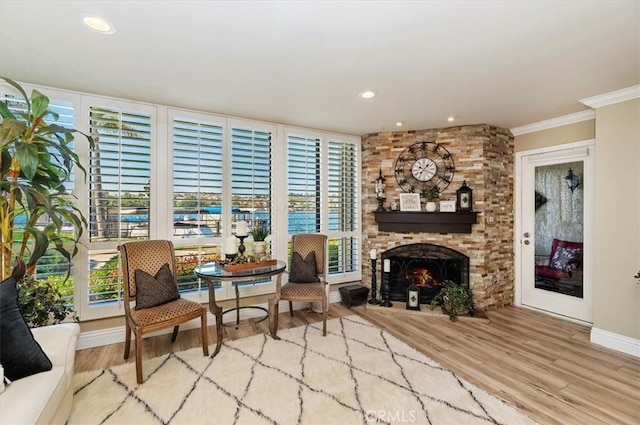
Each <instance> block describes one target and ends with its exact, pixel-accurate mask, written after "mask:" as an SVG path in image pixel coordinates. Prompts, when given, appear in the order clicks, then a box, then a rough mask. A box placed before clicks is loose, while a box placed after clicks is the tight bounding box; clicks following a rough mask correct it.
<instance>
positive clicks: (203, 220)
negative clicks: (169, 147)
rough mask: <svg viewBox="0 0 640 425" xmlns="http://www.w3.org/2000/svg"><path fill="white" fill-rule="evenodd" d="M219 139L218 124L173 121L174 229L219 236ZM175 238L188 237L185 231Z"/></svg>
mask: <svg viewBox="0 0 640 425" xmlns="http://www.w3.org/2000/svg"><path fill="white" fill-rule="evenodd" d="M223 137H224V135H223V127H222V125H221V124H216V123H212V122H204V121H196V120H191V119H184V118H175V119H174V120H173V220H174V226H177V225H178V224H180V225H183V226H187V225H192V226H195V227H196V228H200V229H201V231H200V232H198V233H195V234H194V236H220V235H221V232H222V230H221V222H222V176H223V168H222V154H223V153H222V146H223ZM203 228H204V229H206V230H207V231H206V232H205V231H202V230H203ZM174 234H175V231H174ZM179 235H180V236H181V237H189V236H190V235H189V234H188V232H185V231H182V232H179Z"/></svg>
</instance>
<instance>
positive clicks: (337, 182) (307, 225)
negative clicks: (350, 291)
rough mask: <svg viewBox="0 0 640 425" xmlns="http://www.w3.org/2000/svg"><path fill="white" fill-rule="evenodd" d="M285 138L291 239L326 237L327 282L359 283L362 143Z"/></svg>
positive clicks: (294, 134) (305, 135)
mask: <svg viewBox="0 0 640 425" xmlns="http://www.w3.org/2000/svg"><path fill="white" fill-rule="evenodd" d="M286 139H287V207H288V209H287V228H288V232H289V234H290V235H293V234H298V233H324V234H326V235H327V236H328V249H329V262H328V263H329V264H328V281H329V282H330V283H339V282H348V281H352V280H356V279H359V278H360V275H361V273H360V195H359V192H360V177H359V169H360V165H359V161H360V159H359V153H360V145H359V141H357V140H353V139H351V140H344V139H341V138H337V137H334V136H333V135H326V134H324V133H310V132H304V131H300V130H297V129H288V132H287V134H286Z"/></svg>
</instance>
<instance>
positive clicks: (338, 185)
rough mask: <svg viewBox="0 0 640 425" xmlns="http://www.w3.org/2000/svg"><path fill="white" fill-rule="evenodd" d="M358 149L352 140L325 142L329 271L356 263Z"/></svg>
mask: <svg viewBox="0 0 640 425" xmlns="http://www.w3.org/2000/svg"><path fill="white" fill-rule="evenodd" d="M358 163H359V158H358V149H357V147H356V146H355V145H354V144H353V143H345V142H341V141H337V140H330V141H329V142H328V199H329V202H328V204H329V224H328V237H329V246H330V247H332V249H331V255H330V256H329V274H336V273H346V272H354V271H356V270H358V267H359V257H360V255H359V251H360V244H359V239H360V238H359V228H360V224H359V217H360V215H359V202H358V200H359V197H360V194H359V184H358V181H359V176H358Z"/></svg>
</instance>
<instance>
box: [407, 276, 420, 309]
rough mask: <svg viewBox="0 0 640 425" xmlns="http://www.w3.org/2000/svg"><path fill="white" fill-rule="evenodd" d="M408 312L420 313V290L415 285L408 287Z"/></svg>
mask: <svg viewBox="0 0 640 425" xmlns="http://www.w3.org/2000/svg"><path fill="white" fill-rule="evenodd" d="M406 308H407V310H418V311H420V288H418V287H417V286H416V285H415V283H412V284H411V285H409V286H408V287H407V306H406Z"/></svg>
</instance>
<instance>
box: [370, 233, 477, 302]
mask: <svg viewBox="0 0 640 425" xmlns="http://www.w3.org/2000/svg"><path fill="white" fill-rule="evenodd" d="M382 260H383V262H384V260H389V261H390V266H391V267H390V271H389V272H388V273H384V272H383V273H382V285H386V284H388V285H389V299H390V300H391V301H402V302H406V300H407V287H408V286H409V285H410V284H412V283H413V284H415V285H416V286H417V287H418V288H419V289H420V304H429V303H430V302H431V300H432V299H433V298H434V297H435V296H436V295H437V294H438V293H439V292H440V290H441V289H442V286H443V282H444V281H445V280H449V281H452V282H455V283H458V284H462V285H465V286H466V287H469V257H468V256H466V255H464V254H462V253H460V252H458V251H456V250H453V249H451V248H447V247H445V246H442V245H434V244H428V243H414V244H408V245H401V246H398V247H395V248H392V249H389V250H387V251H384V252H383V253H382Z"/></svg>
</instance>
